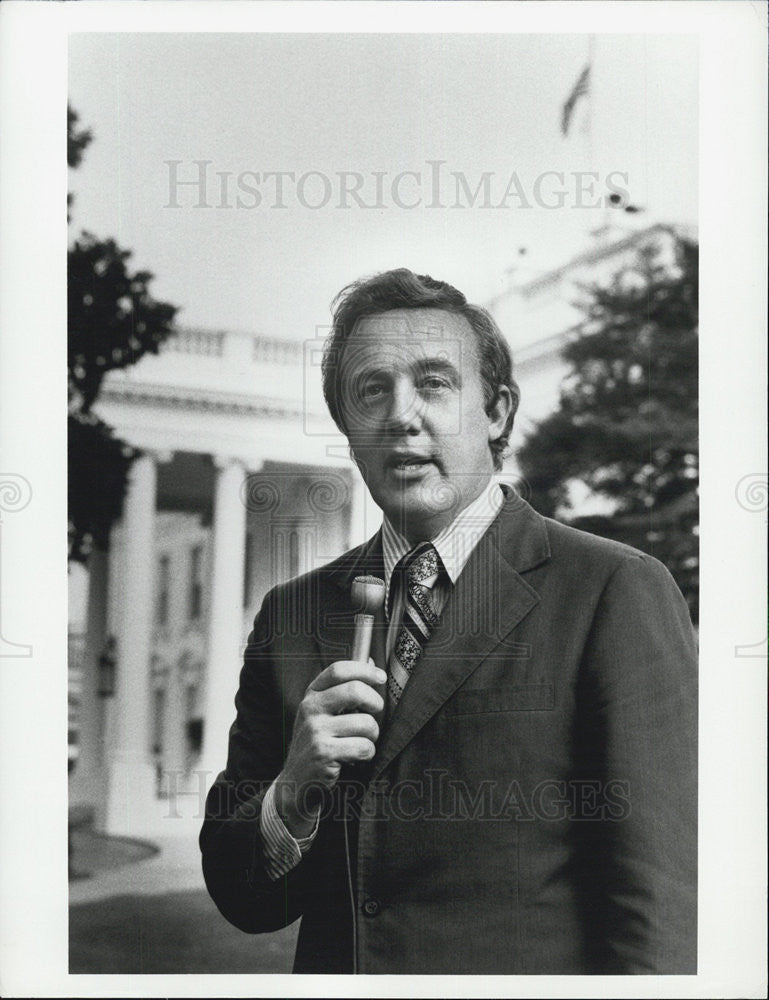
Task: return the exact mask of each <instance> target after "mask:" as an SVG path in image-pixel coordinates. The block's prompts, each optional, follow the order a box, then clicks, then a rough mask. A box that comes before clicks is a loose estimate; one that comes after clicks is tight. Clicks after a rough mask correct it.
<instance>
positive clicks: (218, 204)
mask: <svg viewBox="0 0 769 1000" xmlns="http://www.w3.org/2000/svg"><path fill="white" fill-rule="evenodd" d="M589 51H590V42H589V38H588V36H587V35H511V34H506V35H504V34H497V35H455V34H454V35H451V34H449V35H437V34H434V35H360V34H351V35H339V34H334V35H280V34H262V35H255V34H240V35H238V34H221V35H212V34H207V35H201V34H197V35H195V34H189V35H183V34H175V35H171V34H155V35H152V34H143V35H138V34H128V35H127V34H122V35H118V34H112V35H93V34H92V35H84V34H81V35H73V36H71V42H70V82H69V93H70V99H71V102H72V104H73V106H74V107H75V109H76V110H77V111H78V113H79V114H80V116H81V124H82V125H84V126H87V127H89V128H91V130H92V131H93V134H94V141H93V143H92V144H91V146H89V148H88V150H87V151H86V155H85V159H84V161H83V164H82V165H81V167H80V168H79V169H77V170H75V171H71V172H70V187H71V189H72V190H73V191H74V192H75V194H76V201H75V204H74V209H73V222H72V225H71V227H70V233H71V235H72V236H74V235H75V233H76V232H78V231H79V230H80V229H88V230H91V231H93V232H95V233H96V234H97V235H99V236H114V237H115V238H116V239H117V240H118V241H119V242H120V243H121V244H122V245H123V246H125V247H127V248H130V249H132V250H133V251H134V258H133V264H134V266H136V267H143V268H144V267H146V268H149V269H150V270H151V271H153V272H154V273H155V275H156V281H155V284H154V286H153V288H154V291H155V294H156V296H157V297H160V298H163V299H167V300H169V301H171V302H173V303H175V304H177V305H179V306H181V307H182V312H181V313H180V316H179V320H180V322H181V323H182V324H184V325H192V326H203V327H211V328H218V329H222V328H231V329H240V330H249V331H254V332H261V333H264V334H268V335H274V336H286V337H293V338H299V339H304V338H306V337H312V336H314V334H315V331H316V328H317V327H318V326H321V327H322V326H324V325H326V324H327V323H328V321H329V311H328V304H329V301H330V299H331V298H332V296H333V295H334V294H335V293H336V292H337V291H338V290H339V289H340V288H341V287H342V286H343V285H344V284H346V283H347V282H348V281H350V280H352V279H354V278H356V277H359V276H360V275H362V274H366V273H371V272H373V271H377V270H381V269H384V268H388V267H394V266H401V265H405V266H407V267H411V268H413V269H414V270H418V271H427V272H429V273H431V274H433V275H434V276H435V277H441V278H445V279H446V280H449V281H451V282H453V283H454V284H456V285H458V287H460V288H461V289H462V290H463V291H464V292H465V293H466V294H467V295H468V297H469V298H471V299H474V300H475V301H480V302H484V301H487V300H488V299H489V298H490V297H491V296H492V295H494V294H495V293H497V292H498V291H499V290H500V288H501V286H502V282H503V279H504V274H505V271H506V270H507V269H508V268H509V267H511V266H512V265H514V264H516V262H519V263H520V262H521V261H523V262H524V263H525V264H526V266H528V267H547V266H554V265H556V264H558V263H561V262H563V261H564V260H565V259H566V258H568V256H569V255H570V254H571V253H573V252H574V251H576V250H577V249H581V248H583V247H584V246H586V245H587V244H588V243H589V240H590V237H589V235H588V234H589V231H590V229H591V228H594V227H595V226H597V225H598V224H600V222H601V221H602V219H603V218H604V214H605V210H604V209H602V208H589V207H580V204H579V203H580V202H582V204H583V205H590V204H593V203H594V202H595V201H596V200H598V199H602V198H604V197H605V196H606V195H607V194H608V193H610V189H609V188H608V187H607V180H606V178H607V174H610V173H612V172H617V174H623V173H624V174H627V175H628V181H627V183H626V184H625V182H624V180H622V179H618V177H617V176H615V177H614V184H615V185H616V186H619V187H621V188H626V189H627V191H628V192H629V197H630V200H631V201H632V202H633V203H635V204H637V205H639V206H641V207H643V208H645V209H646V215H645V218H648V219H649V221H652V220H655V221H656V220H658V219H665V220H669V221H683V222H696V221H697V220H696V211H697V94H698V81H697V48H696V39H695V38H693V37H692V36H687V35H666V36H660V35H635V36H616V35H615V36H598V38H597V40H596V41H595V43H594V46H593V61H592V65H593V69H592V79H591V86H590V90H591V93H590V98H589V100H585V99H583V100H581V101H580V102H579V103H578V104H577V106H576V109H575V115H574V118H573V121H572V123H571V128H570V130H569V135H568V136H567V137H566V138H564V137H563V136H562V134H561V127H560V126H561V110H562V106H563V103H564V101H565V100H566V98H567V97H568V95H569V93H570V91H571V90H572V88H573V87H574V85H575V83H576V81H577V79H578V77H579V75H580V72H581V71H582V69H583V67H584V66H585V64H586V62H587V60H588V55H589ZM167 161H181V163H180V164H179V165H178V166H169V164H168V162H167ZM195 161H210V162H209V164H208V165H207V166H206V167H205V168H202V167H198V166H197V165H196V164H195ZM430 161H443V162H442V163H441V165H440V167H438V166H437V165H435V164H433V165H431V164H430ZM203 169H205V174H206V181H207V188H206V192H205V197H204V198H203V199H202V201H203V202H204V203H207V204H208V205H210V207H208V208H204V207H198V202H199V200H201V198H200V191H199V189H198V188H193V187H190V186H187V187H183V186H179V187H177V188H176V189H175V191H174V190H172V189H171V186H172V185H171V182H172V171H174V170H175V171H176V177H177V179H178V180H180V181H185V180H194V179H196V178H198V177H199V176H200V174H199V171H200V170H203ZM576 170H594V171H598V173H599V179H598V181H597V182H591V183H590V184H588V186H587V188H586V189H584V190H583V192H582V194H580V192H579V191H578V190H577V188H578V181H577V180H576V179H575V178H574V171H576ZM280 171H285V172H292V173H293V175H294V177H293V179H291V178H289V177H285V178H283V185H284V187H283V191H282V194H280V195H279V192H278V190H277V184H278V181H277V179H276V178H275V177H274V176H273V177H272V178H265V177H264V176H263V175H264V174H265V173H267V172H273V173H274V172H280ZM404 171H411V172H414V174H416V176H414V175H413V174H409V175H404V176H403V177H402V178H401V179H400V181H398V182H397V184H396V187H395V190H393V183H394V182H395V178H396V175H398V174H400V173H402V172H404ZM435 171H439V178H440V183H439V186H438V188H436V182H435V176H436V174H435ZM548 171H555V172H563V173H564V182H563V184H561V182H560V179H559V178H557V177H555V176H553V175H552V174H547V175H546V176H545V177H544V178H541V179H540V180H539V181H538V180H537V178H538V177H541V175H543V174H545V172H548ZM222 172H224V173H227V174H228V175H229V176H227V177H226V178H224V181H223V180H222V178H221V177H219V176H218V174H219V173H222ZM344 172H347V173H348V174H349V175H350V176H349V177H348V178H347V180H346V181H345V182H344V183H346V184H347V185H348V186H350V185H354V184H356V183H358V184H359V185H360V186H359V188H358V192H357V194H358V197H359V198H360V200H361V201H363V203H364V204H366V205H370V206H372V207H367V208H363V207H361V206H360V205H359V204H358V202H357V201H356V198H355V197H354V196H353V195H344V192H343V191H342V190H341V187H342V183H343V182H342V181H341V180H340V178H339V174H340V173H344ZM352 174H359V175H361V180H360V181H356V180H355V179H354V178H352V179H351V175H352ZM456 174H459V175H461V177H460V178H457V177H456V176H455V175H456ZM484 174H487V175H488V177H487V179H486V180H485V181H484V180H483V175H484ZM302 178H303V179H302ZM463 181H464V185H466V189H465V186H463ZM222 183H224V185H225V186H224V189H222ZM479 183H480V184H481V187H480V189H479V191H478V194H477V200H476V203H475V205H474V206H473V207H469V202H470V201H471V200H472V196H473V193H474V192H475V189H476V188H477V187H478V185H479ZM483 184H486V185H487V187H486V188H485V189H484V187H483ZM538 184H539V186H537V185H538ZM559 191H563V192H565V193H564V194H559ZM257 192H258V194H257ZM238 198H240V207H239V206H238V202H237V199H238ZM259 198H260V199H261V201H258V199H259ZM340 202H342V203H345V202H346V204H347V206H348V207H346V208H344V207H339V206H340ZM414 202H419V204H418V205H417V207H413V208H412V207H406V206H410V205H411V204H413V203H414ZM458 202H459V207H457V203H458ZM538 202H539V203H544V204H545V205H547V206H555V207H543V205H542V204H538ZM559 202H560V203H561V204H559ZM173 204H176V205H178V207H175V208H174V207H169V206H170V205H173ZM280 204H282V205H283V206H285V207H278V205H280ZM483 204H485V205H486V206H487V207H481V206H482V205H483ZM500 204H502V206H503V207H496V206H498V205H500ZM311 206H319V207H311ZM431 206H432V207H431ZM521 248H525V249H526V251H527V252H526V256H525V258H523V257H522V256H521V254H520V252H519V251H520V249H521ZM508 332H509V333H510V334H511V336H512V339H513V341H514V342H515V340H516V339H517V338H516V337H515V335H514V332H512V331H508Z"/></svg>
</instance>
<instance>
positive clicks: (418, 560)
mask: <svg viewBox="0 0 769 1000" xmlns="http://www.w3.org/2000/svg"><path fill="white" fill-rule="evenodd" d="M441 570H442V564H441V560H440V556H439V555H438V553H437V551H436V550H435V547H434V545H433V544H432V542H420V544H419V545H417V546H416V548H414V549H412V550H411V551H410V552H407V553H406V555H405V556H403V558H402V559H401V560H400V562H399V563H398V565H397V566H396V567H395V569H394V571H393V580H392V582H393V583H394V582H395V581H397V580H400V581H401V585H402V586H403V587H404V607H403V622H402V624H401V627H400V631H399V632H398V638H397V639H396V640H395V646H394V648H393V652H392V655H391V657H390V671H389V674H390V676H389V677H388V679H387V693H388V707H389V709H390V711H392V710H393V709H394V708H395V706H396V705H397V704H398V702H399V701H400V698H401V695H402V694H403V689H404V688H405V686H406V684H407V682H408V679H409V677H410V676H411V671H412V670H413V669H414V665H415V664H416V662H417V660H418V659H419V657H420V656H421V655H422V650H423V648H424V645H425V643H426V642H427V640H428V639H429V638H430V636H431V635H432V633H433V630H434V629H435V626H436V625H437V624H438V621H439V618H438V615H437V614H436V612H435V609H434V607H433V605H432V603H431V601H430V591H431V589H432V587H433V586H434V584H435V582H436V580H437V579H438V576H439V575H440V572H441Z"/></svg>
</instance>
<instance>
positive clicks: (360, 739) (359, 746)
mask: <svg viewBox="0 0 769 1000" xmlns="http://www.w3.org/2000/svg"><path fill="white" fill-rule="evenodd" d="M375 753H376V746H375V745H374V743H373V742H372V741H371V740H367V739H366V738H365V736H343V737H341V738H339V739H337V740H334V759H335V760H336V761H338V762H339V763H340V764H354V763H355V762H356V761H359V760H371V758H372V757H373V756H374V754H375Z"/></svg>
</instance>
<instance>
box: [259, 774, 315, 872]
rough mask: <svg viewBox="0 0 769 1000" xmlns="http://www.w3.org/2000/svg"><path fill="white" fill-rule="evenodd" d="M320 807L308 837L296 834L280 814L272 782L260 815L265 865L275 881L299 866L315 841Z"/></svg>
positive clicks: (263, 801)
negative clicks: (295, 835) (293, 833)
mask: <svg viewBox="0 0 769 1000" xmlns="http://www.w3.org/2000/svg"><path fill="white" fill-rule="evenodd" d="M319 818H320V807H319V808H318V813H317V815H316V817H315V826H314V827H313V829H312V832H311V833H310V834H309V836H307V837H300V838H299V839H297V838H296V837H293V836H292V835H291V834H290V833H289V831H288V829H287V828H286V825H285V823H284V822H283V820H282V819H281V818H280V816H279V815H278V810H277V808H276V806H275V783H274V782H273V784H271V785H270V787H269V788H268V789H267V792H266V793H265V796H264V799H263V800H262V811H261V815H260V818H259V824H260V830H261V834H262V843H263V845H264V846H263V854H264V867H265V869H266V871H267V874H268V876H269V877H270V878H271V879H272V881H273V882H274V881H276V880H277V879H279V878H282V877H283V876H284V875H287V874H288V873H289V872H290V871H291V869H292V868H296V866H297V865H298V864H299V862H300V861H301V860H302V855H303V854H306V853H307V851H309V849H310V847H311V846H312V842H313V840H315V834H316V833H317V832H318V820H319Z"/></svg>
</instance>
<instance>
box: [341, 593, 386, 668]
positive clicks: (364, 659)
mask: <svg viewBox="0 0 769 1000" xmlns="http://www.w3.org/2000/svg"><path fill="white" fill-rule="evenodd" d="M384 599H385V584H384V580H380V579H379V577H377V576H356V577H355V579H354V580H353V582H352V602H353V604H354V605H355V606H356V607H357V608H360V611H358V612H357V614H356V615H355V618H354V619H353V621H354V625H355V630H354V632H353V637H352V652H351V654H350V659H351V660H355V661H356V662H358V663H368V658H369V656H370V654H371V634H372V632H373V631H374V615H375V614H376V612H377V611H379V609H380V608H382V607H383V606H384Z"/></svg>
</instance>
